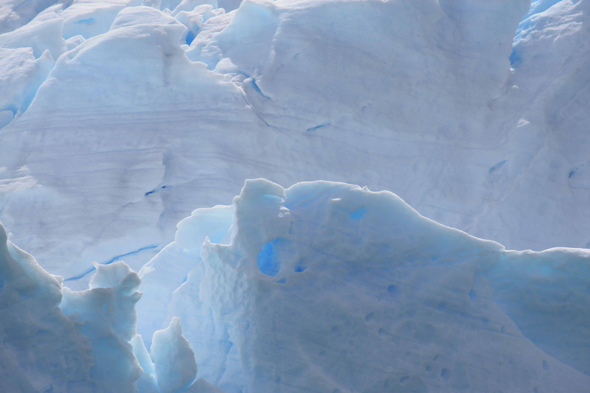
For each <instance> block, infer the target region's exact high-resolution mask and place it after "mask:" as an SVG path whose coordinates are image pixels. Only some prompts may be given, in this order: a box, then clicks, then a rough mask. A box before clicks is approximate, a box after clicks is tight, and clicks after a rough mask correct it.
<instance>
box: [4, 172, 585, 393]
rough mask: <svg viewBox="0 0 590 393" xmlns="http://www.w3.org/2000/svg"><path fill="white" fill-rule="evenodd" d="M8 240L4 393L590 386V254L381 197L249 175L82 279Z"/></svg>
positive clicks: (322, 184)
mask: <svg viewBox="0 0 590 393" xmlns="http://www.w3.org/2000/svg"><path fill="white" fill-rule="evenodd" d="M0 244H1V246H0V273H1V275H0V278H1V280H2V282H3V284H2V289H1V292H0V304H1V307H0V335H1V336H2V340H3V343H4V345H3V347H1V348H2V349H1V350H0V365H1V366H2V367H0V372H2V373H3V374H1V375H0V390H2V391H19V392H20V391H22V392H29V391H30V392H58V391H59V392H86V391H87V392H133V391H134V390H135V391H139V392H166V393H172V392H181V391H182V392H193V393H196V392H219V391H221V390H219V389H220V388H218V387H214V386H212V385H209V384H208V383H207V382H206V381H209V382H211V383H213V384H214V385H217V386H219V387H221V388H223V389H224V390H225V391H226V392H228V393H233V392H236V393H237V392H250V393H264V392H275V391H281V392H333V393H337V392H340V393H343V392H364V393H370V392H375V393H377V392H379V393H383V392H420V393H426V392H462V391H463V392H498V391H518V392H535V393H539V392H589V391H590V388H589V386H590V376H589V374H590V350H589V348H590V311H589V310H590V251H588V250H582V249H565V248H563V249H551V250H547V251H544V252H530V251H523V252H516V251H506V250H504V248H503V247H502V246H501V245H499V244H497V243H494V242H490V241H485V240H480V239H477V238H474V237H471V236H469V235H467V234H465V233H463V232H461V231H458V230H455V229H452V228H448V227H445V226H442V225H440V224H437V223H435V222H433V221H431V220H428V219H426V218H424V217H422V216H420V215H419V214H418V213H417V212H416V211H414V210H413V209H412V208H410V207H409V206H408V205H407V204H406V203H404V202H403V201H402V200H401V199H400V198H398V197H397V196H395V195H394V194H392V193H389V192H378V193H375V192H370V191H368V190H367V189H362V188H360V187H357V186H352V185H347V184H341V183H328V182H314V183H299V184H296V185H294V186H293V187H291V188H289V189H287V190H285V189H283V188H282V187H280V186H278V185H276V184H274V183H271V182H269V181H266V180H252V181H247V182H246V185H245V186H244V188H243V189H242V192H241V194H240V195H239V196H238V197H236V198H234V201H233V205H232V206H217V207H215V208H211V209H199V210H196V211H195V212H193V214H192V215H191V217H189V218H187V219H185V220H183V221H182V222H181V223H180V224H179V225H178V231H177V234H176V238H175V241H174V242H173V243H171V244H170V245H168V246H167V247H166V248H164V249H163V250H162V251H161V252H160V253H159V254H158V255H157V256H156V257H155V258H154V259H152V261H150V262H149V263H148V264H146V265H145V266H144V268H143V269H142V270H141V271H140V272H139V274H136V273H134V272H133V271H131V270H130V269H129V268H128V267H127V266H126V265H125V264H123V263H121V262H117V263H114V264H112V265H109V266H98V269H97V272H96V275H95V276H94V278H93V279H92V281H91V282H90V289H88V290H86V291H81V292H73V291H71V290H69V289H67V288H61V283H60V281H59V280H57V279H56V278H54V277H53V276H51V275H49V274H48V273H46V272H45V271H44V270H43V269H42V268H41V267H39V265H38V264H37V263H36V262H35V260H34V258H32V257H31V256H30V255H28V254H26V253H24V252H23V251H21V250H19V249H18V248H16V247H15V246H14V245H12V244H11V243H10V242H8V241H7V238H6V233H5V231H4V229H3V228H2V229H1V230H0ZM140 280H141V281H142V282H143V283H142V291H143V292H144V296H143V298H141V300H140V297H141V295H140V293H139V292H138V288H139V285H140ZM136 306H137V316H136V314H135V307H136ZM136 322H137V324H138V332H139V333H140V334H141V336H140V335H138V334H137V332H136ZM181 324H182V327H181ZM142 337H143V338H144V339H147V341H149V340H151V343H150V342H148V343H147V344H149V345H147V346H146V345H144V341H143V339H142ZM147 347H150V349H151V350H150V352H148V350H147ZM197 365H198V374H197ZM196 377H198V378H200V379H199V380H198V381H197V382H196V383H194V384H192V385H191V383H193V381H194V380H195V379H196ZM205 380H206V381H205Z"/></svg>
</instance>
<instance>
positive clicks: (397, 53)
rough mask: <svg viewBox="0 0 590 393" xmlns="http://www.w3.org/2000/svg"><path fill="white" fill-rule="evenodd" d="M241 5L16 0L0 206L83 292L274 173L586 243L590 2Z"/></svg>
mask: <svg viewBox="0 0 590 393" xmlns="http://www.w3.org/2000/svg"><path fill="white" fill-rule="evenodd" d="M553 3H555V4H553ZM237 5H238V2H233V1H230V0H226V1H221V0H220V1H219V2H217V1H215V0H183V1H179V0H162V1H160V0H154V1H148V0H146V1H144V2H143V3H141V2H139V1H138V0H110V1H92V0H76V1H73V2H66V1H60V2H56V3H51V2H44V1H36V2H27V3H26V4H25V3H23V5H21V6H18V7H17V6H16V3H13V2H5V3H3V4H2V6H1V7H0V24H1V29H0V31H3V32H4V34H0V53H1V54H2V55H1V57H0V88H1V89H2V94H1V95H0V126H4V127H3V128H1V129H0V146H1V149H2V150H1V153H2V154H1V155H0V219H1V220H2V221H3V222H4V223H5V224H6V225H7V226H8V227H10V231H11V233H10V234H9V236H10V237H11V240H12V241H14V242H16V243H17V244H27V245H28V247H29V249H30V250H31V252H33V253H34V254H35V255H37V257H38V258H39V260H40V263H41V264H42V266H44V267H46V268H47V269H49V270H50V271H52V272H53V273H55V274H59V275H62V276H64V277H65V279H66V282H67V283H68V285H70V286H72V288H75V289H83V288H85V287H86V285H87V283H88V280H89V279H90V276H91V275H90V274H89V273H90V272H91V271H92V270H93V267H92V264H91V263H92V262H93V261H96V262H98V263H99V264H108V263H111V262H114V261H117V260H119V259H125V260H126V261H127V262H128V263H129V264H130V266H131V267H132V268H133V269H135V270H138V269H139V268H141V266H142V265H143V264H145V262H146V261H147V260H149V259H150V258H151V257H152V256H153V255H155V253H157V252H158V251H159V250H161V249H162V248H163V247H164V245H166V244H168V243H169V242H170V241H171V240H172V239H173V236H174V233H173V231H172V230H171V228H173V226H174V224H175V223H176V222H178V221H179V220H180V219H181V218H182V217H185V216H186V215H188V214H189V212H190V211H191V210H192V209H194V208H195V207H204V206H213V205H215V204H220V203H228V202H229V200H230V198H231V197H232V196H233V195H235V194H236V193H237V192H238V191H239V188H240V187H241V184H242V183H243V181H244V179H247V178H257V177H265V178H268V179H271V180H273V181H276V182H279V183H281V184H286V185H289V184H294V183H296V182H298V181H303V180H317V179H326V180H335V181H346V182H351V183H357V184H362V185H367V186H369V187H371V189H376V190H377V189H390V190H393V191H394V192H396V193H397V194H399V195H400V196H401V197H403V198H404V199H405V200H406V201H408V203H410V204H411V205H412V206H414V207H415V208H416V209H417V210H418V211H420V212H421V213H422V214H424V215H426V216H427V217H430V218H432V219H435V220H437V221H438V222H441V223H443V224H445V225H450V226H453V227H456V228H459V229H461V230H465V231H467V232H468V233H470V234H472V235H476V236H479V237H483V238H489V239H493V240H496V241H499V242H501V243H503V244H506V245H507V246H508V247H510V248H517V249H527V248H531V249H537V250H540V249H544V248H548V247H554V246H570V247H586V246H587V244H589V243H590V237H589V235H588V233H590V230H589V229H590V227H589V225H590V224H589V223H590V211H589V210H588V209H585V207H586V206H588V200H589V199H588V198H589V191H588V190H589V187H590V169H589V168H590V166H589V162H590V156H589V155H588V153H587V152H588V151H589V148H590V146H589V145H590V143H589V138H588V132H587V125H588V124H589V123H590V118H589V116H590V111H588V104H587V103H588V101H589V98H588V92H589V91H590V90H589V89H588V83H589V80H588V75H590V74H589V73H588V64H589V61H590V56H589V55H588V54H589V53H590V52H589V51H588V36H589V32H588V26H589V17H588V16H589V15H590V0H579V1H573V0H562V1H561V2H555V1H552V2H546V1H537V2H535V3H534V4H533V9H532V11H531V13H530V15H529V16H527V17H526V19H525V20H524V21H523V22H522V23H521V24H520V26H519V22H520V21H521V19H522V18H523V16H524V15H525V14H526V13H527V10H528V9H529V2H528V1H527V0H501V1H500V0H498V1H483V0H454V1H450V0H440V1H435V0H391V1H381V0H367V1H352V0H343V1H335V0H320V1H317V0H313V1H311V0H309V1H306V0H301V1H294V0H279V1H266V0H246V1H243V2H242V3H241V5H240V7H239V8H237ZM219 7H226V9H225V10H224V9H223V8H219ZM230 10H231V11H230ZM517 27H518V34H517V38H516V41H514V34H515V31H516V30H517ZM513 41H514V45H513ZM511 62H512V65H511ZM511 67H512V68H511ZM64 239H68V240H67V241H64Z"/></svg>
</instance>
